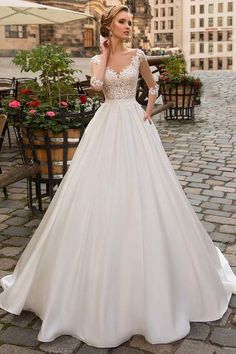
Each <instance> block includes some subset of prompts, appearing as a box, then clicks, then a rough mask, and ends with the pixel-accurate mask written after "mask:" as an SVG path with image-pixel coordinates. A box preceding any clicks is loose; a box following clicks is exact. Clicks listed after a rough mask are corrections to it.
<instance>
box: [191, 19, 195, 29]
mask: <svg viewBox="0 0 236 354" xmlns="http://www.w3.org/2000/svg"><path fill="white" fill-rule="evenodd" d="M190 27H191V28H195V19H194V18H191V19H190Z"/></svg>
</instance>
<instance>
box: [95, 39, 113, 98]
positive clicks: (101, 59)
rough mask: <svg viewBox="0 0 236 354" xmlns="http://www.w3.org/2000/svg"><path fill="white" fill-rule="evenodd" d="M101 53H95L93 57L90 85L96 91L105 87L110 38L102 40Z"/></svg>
mask: <svg viewBox="0 0 236 354" xmlns="http://www.w3.org/2000/svg"><path fill="white" fill-rule="evenodd" d="M100 48H101V51H102V54H101V55H95V56H94V57H92V58H91V80H90V85H91V86H92V87H93V89H94V90H95V91H101V90H102V89H103V83H104V76H105V71H106V66H107V60H108V57H109V53H110V42H109V38H103V40H102V41H101V42H100Z"/></svg>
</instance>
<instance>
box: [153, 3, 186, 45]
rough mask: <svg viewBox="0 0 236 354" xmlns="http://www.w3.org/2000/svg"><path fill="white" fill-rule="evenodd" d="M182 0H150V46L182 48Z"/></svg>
mask: <svg viewBox="0 0 236 354" xmlns="http://www.w3.org/2000/svg"><path fill="white" fill-rule="evenodd" d="M183 1H184V0H150V6H151V9H152V16H153V17H152V21H151V46H152V47H160V48H172V47H179V48H182V38H183V34H182V31H183V26H182V14H183Z"/></svg>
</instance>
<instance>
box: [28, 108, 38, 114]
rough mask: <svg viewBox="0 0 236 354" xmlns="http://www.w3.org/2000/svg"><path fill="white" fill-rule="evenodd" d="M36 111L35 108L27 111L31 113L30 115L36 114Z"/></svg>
mask: <svg viewBox="0 0 236 354" xmlns="http://www.w3.org/2000/svg"><path fill="white" fill-rule="evenodd" d="M36 113H37V111H36V110H35V109H31V110H30V111H29V114H32V115H34V114H36Z"/></svg>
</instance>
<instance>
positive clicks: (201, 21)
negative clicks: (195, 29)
mask: <svg viewBox="0 0 236 354" xmlns="http://www.w3.org/2000/svg"><path fill="white" fill-rule="evenodd" d="M199 27H204V18H200V19H199Z"/></svg>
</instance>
